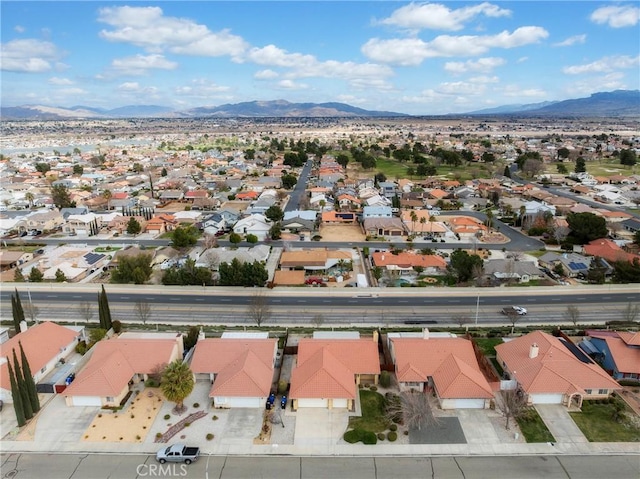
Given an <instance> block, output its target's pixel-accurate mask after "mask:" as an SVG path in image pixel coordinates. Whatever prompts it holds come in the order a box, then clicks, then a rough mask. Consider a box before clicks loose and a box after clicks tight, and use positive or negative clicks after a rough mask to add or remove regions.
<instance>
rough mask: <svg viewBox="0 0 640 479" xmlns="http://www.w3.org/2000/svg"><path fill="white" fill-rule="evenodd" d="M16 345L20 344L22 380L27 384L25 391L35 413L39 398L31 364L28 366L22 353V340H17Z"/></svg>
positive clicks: (38, 406) (38, 408)
mask: <svg viewBox="0 0 640 479" xmlns="http://www.w3.org/2000/svg"><path fill="white" fill-rule="evenodd" d="M18 345H19V346H20V362H21V363H22V374H23V376H24V382H25V384H26V385H27V392H28V393H29V400H30V401H31V409H33V412H34V414H35V413H37V412H38V411H39V410H40V399H39V398H38V390H37V389H36V382H35V381H34V380H33V375H32V374H31V366H29V361H28V360H27V355H26V354H24V349H23V348H22V342H21V341H18Z"/></svg>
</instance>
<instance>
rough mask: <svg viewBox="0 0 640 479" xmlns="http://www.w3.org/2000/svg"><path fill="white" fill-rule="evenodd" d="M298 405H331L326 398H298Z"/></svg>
mask: <svg viewBox="0 0 640 479" xmlns="http://www.w3.org/2000/svg"><path fill="white" fill-rule="evenodd" d="M298 407H329V405H328V404H327V400H326V399H308V398H307V399H298Z"/></svg>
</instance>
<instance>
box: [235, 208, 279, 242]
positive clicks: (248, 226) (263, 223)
mask: <svg viewBox="0 0 640 479" xmlns="http://www.w3.org/2000/svg"><path fill="white" fill-rule="evenodd" d="M271 226H272V224H271V223H270V222H269V220H267V218H265V216H264V215H261V214H254V215H251V216H247V217H246V218H242V219H241V220H240V221H238V222H237V223H236V224H235V225H234V227H233V232H234V233H237V234H240V235H249V234H252V235H255V236H257V237H258V240H260V241H262V240H264V239H265V238H266V237H267V236H268V234H269V230H270V229H271Z"/></svg>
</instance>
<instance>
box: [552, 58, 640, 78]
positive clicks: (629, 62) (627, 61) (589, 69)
mask: <svg viewBox="0 0 640 479" xmlns="http://www.w3.org/2000/svg"><path fill="white" fill-rule="evenodd" d="M638 65H640V55H638V56H637V57H630V56H628V55H618V56H613V57H603V58H601V59H600V60H596V61H594V62H591V63H587V64H584V65H573V66H568V67H564V68H563V69H562V71H563V72H564V73H566V74H567V75H580V74H583V73H606V72H610V71H613V70H620V69H627V68H633V67H637V66H638Z"/></svg>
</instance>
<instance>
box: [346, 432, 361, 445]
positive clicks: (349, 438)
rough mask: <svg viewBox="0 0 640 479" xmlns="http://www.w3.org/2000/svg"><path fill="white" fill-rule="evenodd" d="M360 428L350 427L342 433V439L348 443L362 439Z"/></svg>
mask: <svg viewBox="0 0 640 479" xmlns="http://www.w3.org/2000/svg"><path fill="white" fill-rule="evenodd" d="M362 433H363V431H362V429H351V430H350V431H347V432H345V433H344V436H343V438H344V440H345V441H346V442H348V443H349V444H355V443H356V442H360V441H361V440H362Z"/></svg>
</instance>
